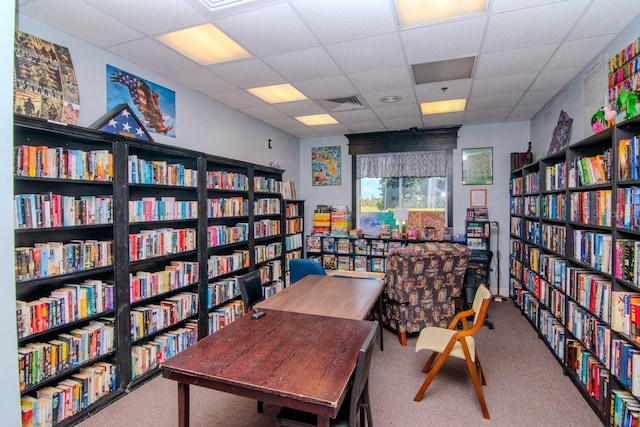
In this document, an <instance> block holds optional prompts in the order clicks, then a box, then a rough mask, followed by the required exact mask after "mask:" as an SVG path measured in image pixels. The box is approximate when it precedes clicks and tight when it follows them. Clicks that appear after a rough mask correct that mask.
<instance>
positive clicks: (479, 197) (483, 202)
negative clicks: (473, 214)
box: [469, 189, 487, 208]
mask: <svg viewBox="0 0 640 427" xmlns="http://www.w3.org/2000/svg"><path fill="white" fill-rule="evenodd" d="M469 207H472V208H486V207H487V190H486V189H482V190H471V191H469Z"/></svg>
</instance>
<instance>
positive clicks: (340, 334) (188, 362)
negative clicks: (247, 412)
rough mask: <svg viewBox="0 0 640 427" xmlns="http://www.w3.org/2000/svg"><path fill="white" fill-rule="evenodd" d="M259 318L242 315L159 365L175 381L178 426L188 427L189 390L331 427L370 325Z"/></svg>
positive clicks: (305, 317)
mask: <svg viewBox="0 0 640 427" xmlns="http://www.w3.org/2000/svg"><path fill="white" fill-rule="evenodd" d="M265 312H266V315H265V316H263V317H261V318H259V319H252V318H251V317H250V316H242V317H241V318H240V319H238V320H236V321H235V322H233V323H231V324H230V325H228V326H226V327H224V328H222V329H221V330H219V331H218V332H216V333H214V334H212V335H209V336H207V337H205V338H203V339H202V340H200V341H199V342H197V343H196V344H195V345H193V346H191V347H189V348H187V349H186V350H185V351H183V352H182V353H179V354H177V355H176V356H174V357H172V358H171V359H169V360H167V361H166V362H164V363H163V364H162V368H161V369H162V375H163V376H164V377H165V378H169V379H172V380H175V381H178V411H179V419H178V424H179V426H180V427H187V426H188V425H189V385H190V384H193V385H198V386H202V387H208V388H212V389H215V390H220V391H224V392H227V393H233V394H236V395H239V396H244V397H248V398H251V399H256V400H258V401H263V402H267V403H271V404H274V405H278V406H286V407H289V408H294V409H299V410H303V411H307V412H311V413H315V414H317V415H318V423H317V425H318V426H329V418H330V417H335V416H336V415H337V413H338V410H339V408H340V406H341V405H342V402H343V400H344V398H345V394H346V391H347V386H348V383H349V379H350V377H351V375H352V373H353V370H354V369H355V365H356V361H357V359H358V352H359V350H360V347H361V346H362V344H363V343H364V341H365V339H366V337H367V336H368V334H369V333H370V331H371V329H372V328H373V326H374V323H373V322H369V321H364V320H353V319H345V318H340V317H328V316H318V315H312V314H304V313H296V312H293V311H277V310H265ZM212 422H213V424H216V423H215V420H212Z"/></svg>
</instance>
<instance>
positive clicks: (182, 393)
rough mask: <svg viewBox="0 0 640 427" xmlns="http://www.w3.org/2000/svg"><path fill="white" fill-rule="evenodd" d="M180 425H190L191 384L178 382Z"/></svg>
mask: <svg viewBox="0 0 640 427" xmlns="http://www.w3.org/2000/svg"><path fill="white" fill-rule="evenodd" d="M178 426H179V427H189V384H185V383H181V382H179V383H178Z"/></svg>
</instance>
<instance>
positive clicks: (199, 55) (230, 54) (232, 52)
mask: <svg viewBox="0 0 640 427" xmlns="http://www.w3.org/2000/svg"><path fill="white" fill-rule="evenodd" d="M156 39H158V40H159V41H161V42H162V43H164V44H166V45H167V46H169V47H171V48H172V49H175V50H176V51H178V52H180V53H181V54H183V55H185V56H186V57H188V58H190V59H192V60H194V61H195V62H197V63H198V64H200V65H211V64H217V63H220V62H226V61H233V60H236V59H241V58H247V57H249V56H251V55H250V54H249V52H247V51H246V50H245V49H244V48H243V47H242V46H240V45H239V44H237V43H236V42H234V41H233V40H231V39H230V38H229V37H228V36H227V35H226V34H224V33H223V32H222V31H220V30H219V29H217V28H216V27H214V26H213V25H211V24H204V25H198V26H197V27H191V28H186V29H184V30H180V31H174V32H172V33H167V34H163V35H160V36H157V37H156Z"/></svg>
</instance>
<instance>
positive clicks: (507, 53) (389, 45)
mask: <svg viewBox="0 0 640 427" xmlns="http://www.w3.org/2000/svg"><path fill="white" fill-rule="evenodd" d="M17 7H18V10H19V11H20V12H21V13H24V14H25V15H28V16H30V17H32V18H34V19H36V20H38V21H40V22H42V23H44V24H46V25H49V26H51V27H54V28H57V29H59V30H61V31H64V32H66V33H69V34H71V35H73V36H75V37H77V38H79V39H82V40H84V41H86V42H88V43H91V44H93V45H95V46H97V47H99V48H102V49H105V50H107V51H109V52H111V53H113V54H115V55H118V56H120V57H122V58H124V59H126V60H128V61H131V62H133V63H136V64H139V65H141V66H143V67H144V68H146V69H148V70H151V71H153V72H154V73H157V74H159V75H162V76H164V77H166V78H168V79H170V80H172V81H175V82H177V83H179V84H181V85H184V86H186V87H189V88H191V89H193V90H195V91H197V92H200V93H202V94H204V95H206V96H208V97H210V98H212V99H214V100H216V101H218V102H220V103H222V104H225V105H227V106H229V107H231V108H233V109H236V110H238V111H241V112H243V113H245V114H247V115H249V116H252V117H255V118H256V119H259V120H262V121H264V122H266V123H268V124H270V125H272V126H274V127H276V128H280V129H282V130H283V131H285V132H287V133H289V134H291V135H294V136H298V137H317V136H334V135H344V134H349V133H361V132H378V131H387V130H400V129H409V128H412V127H418V128H432V127H440V126H454V125H470V124H482V123H497V122H506V121H519V120H530V119H531V118H532V117H533V116H534V115H535V114H536V113H537V112H538V111H539V110H540V109H541V108H542V107H543V106H544V105H545V104H546V103H547V102H548V101H549V100H551V98H552V97H553V96H554V95H555V94H556V93H557V92H558V91H559V90H560V89H561V88H562V87H564V86H565V85H566V84H567V83H568V82H569V81H570V80H571V79H572V78H574V77H575V76H576V75H578V74H579V73H580V72H581V71H582V70H583V68H584V67H585V66H586V65H588V64H589V63H590V62H591V61H592V60H594V59H595V58H596V56H597V55H598V54H599V53H600V52H601V51H602V50H603V49H604V48H605V47H606V46H607V44H609V43H610V42H611V41H612V40H613V38H614V37H615V36H616V34H617V33H619V32H620V31H622V30H624V29H625V28H626V27H627V26H628V25H629V24H630V23H631V21H632V20H634V19H635V18H636V17H637V16H638V15H639V14H640V1H638V0H567V1H557V0H556V1H545V0H488V9H487V13H484V14H479V15H473V16H468V17H464V18H456V19H451V20H447V21H443V22H439V23H433V24H429V25H423V26H416V27H411V28H400V26H399V24H398V20H397V16H396V11H395V3H394V1H393V0H255V1H253V2H238V3H237V5H235V6H230V7H226V8H222V9H220V10H218V11H216V12H213V11H211V10H210V9H209V8H208V7H206V6H205V5H204V4H203V3H201V2H200V0H135V1H131V0H19V2H18V6H17ZM207 22H211V23H213V24H214V25H215V26H216V27H218V28H219V29H221V30H222V31H223V32H224V33H226V34H227V35H228V36H229V37H231V38H232V39H233V40H235V41H236V42H237V43H239V44H240V45H241V46H242V47H244V48H245V49H246V50H247V51H249V53H250V54H251V57H250V58H247V59H242V60H237V61H232V62H225V63H220V64H214V65H208V66H200V65H198V64H196V63H195V62H193V61H191V60H190V59H188V58H187V57H185V56H182V55H180V54H179V53H177V52H175V51H174V50H172V49H170V48H169V47H167V46H166V45H164V44H162V43H161V42H159V41H157V40H156V39H155V38H154V37H155V36H158V35H160V34H164V33H167V32H169V31H174V30H179V29H184V28H188V27H191V26H195V25H200V24H204V23H207ZM637 30H638V31H636V33H640V28H638V29H637ZM72 53H73V52H72ZM470 56H475V62H474V65H473V70H472V76H471V78H465V79H456V80H449V81H442V82H437V83H428V84H419V85H416V84H415V83H414V77H413V74H412V65H416V64H421V63H428V62H436V61H445V60H451V59H461V58H467V57H470ZM142 77H148V76H142ZM148 78H150V79H152V78H151V77H148ZM283 83H290V84H291V85H293V86H294V87H295V88H297V89H298V90H299V91H300V92H302V93H303V94H304V95H306V96H307V97H308V98H309V99H308V100H303V101H296V102H289V103H283V104H275V105H269V104H267V103H265V102H264V101H262V100H260V99H259V98H257V97H255V96H253V95H251V94H250V93H248V92H247V91H246V89H249V88H254V87H259V86H266V85H276V84H283ZM169 86H170V85H169ZM445 88H446V89H445ZM391 95H394V96H398V97H400V98H401V99H400V100H399V101H397V102H395V103H385V102H383V101H381V98H383V97H386V96H391ZM351 97H355V98H356V99H357V101H359V103H360V104H362V106H361V107H358V108H354V109H350V108H347V107H345V106H338V107H337V108H335V106H334V107H332V103H331V102H324V101H325V100H329V99H337V98H350V99H351ZM459 98H466V99H467V100H468V101H467V104H466V109H465V111H464V112H458V113H450V114H437V115H431V116H422V115H421V113H420V103H421V102H431V101H439V100H448V99H459ZM327 112H329V113H331V115H332V116H333V117H335V119H336V120H338V122H339V123H338V124H335V125H324V126H313V127H310V126H305V125H303V124H302V123H300V122H299V121H297V120H296V119H295V118H294V117H295V116H302V115H311V114H322V113H327Z"/></svg>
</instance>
